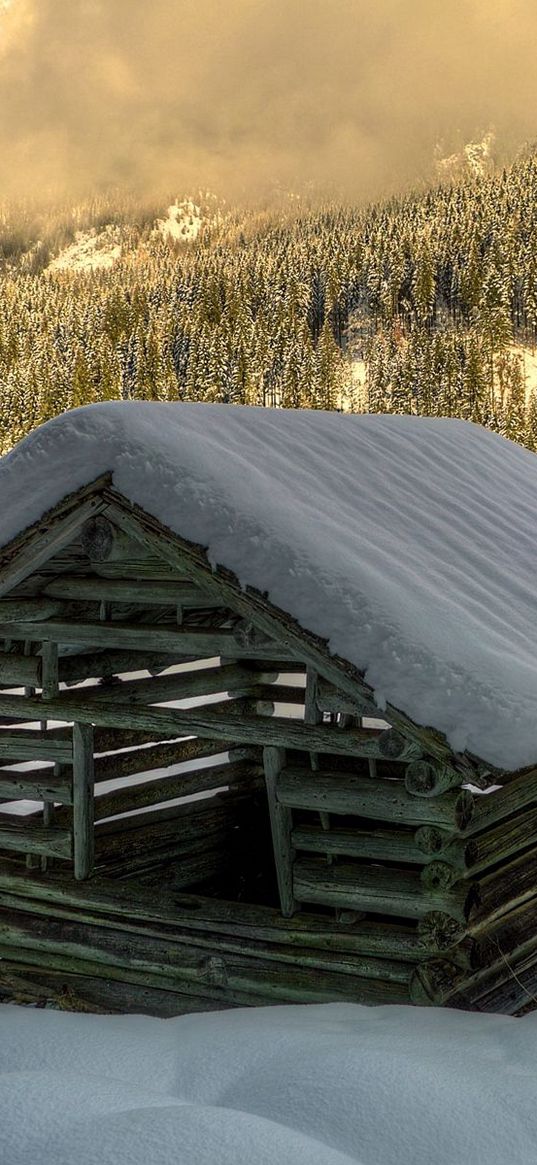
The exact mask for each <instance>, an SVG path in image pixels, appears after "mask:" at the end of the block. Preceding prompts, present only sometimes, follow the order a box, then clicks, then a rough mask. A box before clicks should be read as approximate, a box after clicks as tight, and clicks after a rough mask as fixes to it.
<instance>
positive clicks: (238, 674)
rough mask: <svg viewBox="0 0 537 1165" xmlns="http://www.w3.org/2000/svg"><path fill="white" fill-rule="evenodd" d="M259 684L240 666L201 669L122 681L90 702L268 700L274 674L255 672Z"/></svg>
mask: <svg viewBox="0 0 537 1165" xmlns="http://www.w3.org/2000/svg"><path fill="white" fill-rule="evenodd" d="M258 677H259V682H257V681H256V679H255V677H253V676H252V674H251V672H248V671H247V670H246V668H243V667H229V666H228V667H204V668H196V669H195V670H194V671H191V672H174V673H173V674H172V675H163V676H162V675H161V676H152V677H151V679H137V680H123V681H121V682H120V683H118V684H116V685H115V687H114V690H113V692H111V690H110V689H107V688H106V686H103V687H101V688H99V689H98V690H97V691H96V692H95V693H94V694H93V695H92V699H96V700H102V701H104V702H105V703H106V702H108V701H109V699H110V698H111V696H113V697H114V698H115V699H117V700H119V701H120V702H121V703H123V702H127V703H133V704H138V703H142V704H143V703H147V704H156V703H164V702H165V701H166V700H189V699H195V698H196V697H202V696H212V695H215V694H218V693H222V695H225V694H226V693H230V694H233V695H235V696H239V695H240V696H250V697H251V698H252V699H254V700H260V701H265V702H267V701H270V700H273V699H275V698H276V692H277V691H279V689H277V688H276V686H275V685H273V684H272V682H271V680H272V678H275V673H274V672H272V671H267V672H260V673H258Z"/></svg>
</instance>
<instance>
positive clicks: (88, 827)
mask: <svg viewBox="0 0 537 1165" xmlns="http://www.w3.org/2000/svg"><path fill="white" fill-rule="evenodd" d="M93 765H94V762H93V728H92V727H91V725H90V724H77V723H76V722H75V723H74V724H73V859H74V873H75V878H76V879H77V881H82V880H83V879H84V878H89V876H90V874H91V871H92V869H93V858H94V852H95V841H94V799H93V787H94V783H95V778H94V767H93Z"/></svg>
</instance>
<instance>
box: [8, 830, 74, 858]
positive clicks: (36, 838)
mask: <svg viewBox="0 0 537 1165" xmlns="http://www.w3.org/2000/svg"><path fill="white" fill-rule="evenodd" d="M0 850H10V851H13V852H15V853H23V854H38V855H41V856H45V857H49V858H63V859H69V858H70V857H71V853H72V838H71V831H70V830H68V829H57V828H56V827H55V826H50V827H49V828H47V827H46V826H42V825H32V826H29V825H26V826H24V828H20V827H18V826H13V827H10V826H6V825H1V826H0Z"/></svg>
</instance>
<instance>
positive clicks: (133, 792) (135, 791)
mask: <svg viewBox="0 0 537 1165" xmlns="http://www.w3.org/2000/svg"><path fill="white" fill-rule="evenodd" d="M262 773H263V768H262V766H261V765H255V764H252V763H251V762H248V761H237V762H235V763H234V764H229V763H228V764H223V765H212V766H211V767H209V768H202V769H196V770H195V771H194V772H192V771H190V772H184V773H179V774H176V775H174V776H169V777H162V778H160V779H157V780H155V779H153V780H149V781H144V782H143V784H140V785H129V786H127V787H125V786H123V787H122V788H120V789H113V790H112V792H110V793H105V794H104V795H103V796H100V797H99V796H97V797H96V798H95V820H96V821H103V820H104V819H105V818H107V817H114V816H117V815H118V814H120V813H132V812H133V811H134V810H138V809H143V808H147V807H149V806H150V805H159V804H161V803H164V802H166V801H171V800H174V799H176V798H177V797H191V796H193V795H194V794H196V793H201V792H204V791H208V790H210V789H220V788H225V787H226V786H228V785H235V784H241V783H242V782H246V781H251V780H252V779H253V778H255V777H261V776H262ZM0 791H1V785H0Z"/></svg>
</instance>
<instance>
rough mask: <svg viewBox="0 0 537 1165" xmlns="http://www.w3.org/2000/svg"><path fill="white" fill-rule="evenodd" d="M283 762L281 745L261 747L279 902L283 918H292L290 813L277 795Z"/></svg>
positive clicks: (292, 855) (283, 753)
mask: <svg viewBox="0 0 537 1165" xmlns="http://www.w3.org/2000/svg"><path fill="white" fill-rule="evenodd" d="M284 764H285V752H284V750H283V749H281V748H265V749H263V768H264V771H265V782H266V786H267V798H268V806H269V813H270V825H271V830H272V844H273V847H274V861H275V865H276V878H277V881H278V891H279V895H280V906H281V911H282V914H283V916H284V918H291V916H292V915H293V914H294V911H295V901H294V898H293V861H294V851H293V849H292V846H291V828H292V817H291V813H290V811H289V809H287V808H286V807H285V806H284V805H282V804H280V801H279V800H278V796H277V785H278V777H279V774H280V772H281V770H282V767H283V765H284Z"/></svg>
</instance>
